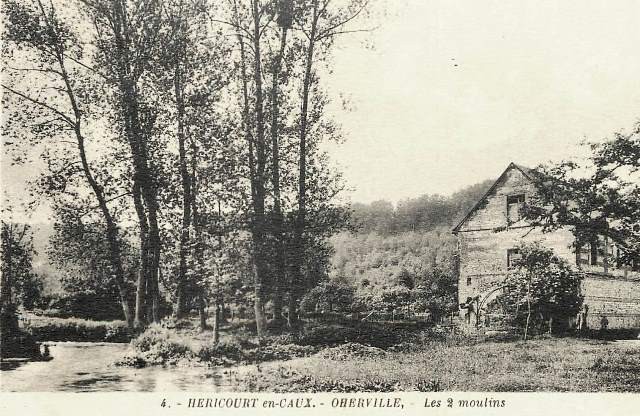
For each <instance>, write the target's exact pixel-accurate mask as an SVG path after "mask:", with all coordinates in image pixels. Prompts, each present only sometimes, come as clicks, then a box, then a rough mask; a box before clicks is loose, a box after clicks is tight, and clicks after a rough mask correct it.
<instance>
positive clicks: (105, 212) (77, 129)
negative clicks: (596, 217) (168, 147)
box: [39, 3, 133, 328]
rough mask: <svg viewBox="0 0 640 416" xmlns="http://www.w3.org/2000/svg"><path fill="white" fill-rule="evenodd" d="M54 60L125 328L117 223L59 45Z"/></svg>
mask: <svg viewBox="0 0 640 416" xmlns="http://www.w3.org/2000/svg"><path fill="white" fill-rule="evenodd" d="M39 5H40V10H41V12H42V15H43V17H45V19H44V20H45V22H46V24H47V25H49V27H50V28H51V29H52V30H54V31H55V28H53V26H52V25H50V24H49V21H48V20H47V18H46V16H47V13H45V11H44V8H43V6H42V3H40V4H39ZM55 55H56V60H57V62H58V66H59V68H60V75H61V76H62V79H63V81H64V85H65V92H66V94H67V98H68V99H69V103H70V104H71V108H72V110H73V114H74V124H73V129H74V134H75V136H76V143H77V147H78V153H79V156H80V161H81V164H82V172H83V174H84V177H85V179H86V180H87V182H88V183H89V186H90V187H91V190H92V192H93V194H94V196H95V197H96V199H97V201H98V206H99V208H100V212H101V213H102V217H103V219H104V221H105V224H106V229H107V230H106V231H107V233H106V234H107V241H108V246H109V262H110V266H111V269H112V273H113V276H114V280H115V283H116V286H117V288H118V294H119V296H120V304H121V306H122V312H123V314H124V318H125V321H126V322H127V325H128V327H129V328H132V327H133V319H132V315H131V310H130V308H129V299H128V294H127V289H126V284H125V278H124V268H123V266H122V258H121V250H120V241H119V240H118V226H117V225H116V222H115V220H114V218H113V216H112V215H111V211H110V210H109V207H108V206H107V200H106V197H105V195H104V190H103V187H102V186H100V185H99V184H98V182H97V181H96V179H95V177H94V175H93V172H92V170H91V167H90V166H89V162H88V159H87V153H86V149H85V143H84V136H83V134H82V126H81V122H82V111H81V110H80V107H79V106H78V102H77V100H76V95H75V92H74V90H73V87H72V85H71V80H70V78H69V74H68V72H67V69H66V65H65V56H64V53H63V51H62V50H61V49H60V48H56V53H55Z"/></svg>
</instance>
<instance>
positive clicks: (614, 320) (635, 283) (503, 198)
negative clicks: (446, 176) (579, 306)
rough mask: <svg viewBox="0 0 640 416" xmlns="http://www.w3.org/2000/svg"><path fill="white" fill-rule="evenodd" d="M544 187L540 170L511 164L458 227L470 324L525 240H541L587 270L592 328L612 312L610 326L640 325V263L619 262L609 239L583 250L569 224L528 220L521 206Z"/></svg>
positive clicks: (585, 290) (461, 287) (462, 291)
mask: <svg viewBox="0 0 640 416" xmlns="http://www.w3.org/2000/svg"><path fill="white" fill-rule="evenodd" d="M539 186H544V184H541V183H540V181H537V180H536V173H535V171H533V170H531V169H528V168H525V167H523V166H519V165H516V164H514V163H511V164H510V165H509V166H508V167H507V168H506V170H505V171H504V172H503V173H502V175H500V177H499V178H498V180H497V181H496V182H495V183H494V184H493V185H492V186H491V188H490V189H489V190H488V191H487V192H486V194H485V195H484V196H483V197H482V198H481V199H480V201H478V203H477V204H476V205H475V206H474V207H473V208H472V209H471V211H470V212H469V213H468V214H467V215H466V216H465V217H464V218H463V219H462V221H460V223H459V224H458V225H457V226H456V227H455V228H454V229H453V233H454V234H455V235H456V236H457V238H458V251H459V256H460V257H459V259H460V278H459V279H460V280H459V282H458V296H459V297H458V299H459V301H460V302H461V303H462V304H464V303H465V302H467V301H468V302H469V304H472V302H473V300H475V308H474V307H471V308H466V307H465V308H464V309H463V308H462V307H461V311H460V312H461V316H463V317H464V319H465V320H466V321H467V322H469V323H475V322H476V317H477V318H479V319H478V321H480V320H481V316H482V313H481V314H480V317H478V316H477V315H476V313H477V309H480V310H481V311H482V307H483V305H486V304H487V303H489V301H490V299H491V298H492V297H495V296H496V295H497V294H498V293H499V289H497V288H499V286H500V282H501V281H502V280H503V279H504V278H505V276H506V273H507V271H508V268H509V267H510V264H511V263H512V262H513V260H514V259H516V258H518V256H519V253H518V250H517V249H516V248H515V247H516V246H517V245H518V243H520V242H521V241H531V242H532V241H540V242H542V244H543V245H544V246H546V247H548V248H552V249H553V250H554V252H555V253H556V255H558V256H560V257H563V258H564V259H566V260H568V261H569V262H570V263H572V264H574V265H575V266H576V267H577V268H579V269H581V270H582V271H583V272H584V273H585V278H584V280H583V281H582V285H581V291H582V295H583V296H584V301H583V304H584V305H587V306H588V310H589V313H588V316H587V322H588V325H589V327H591V328H599V327H600V322H601V319H602V317H603V316H606V318H607V320H608V322H609V328H640V272H639V267H638V266H639V265H638V264H637V263H636V264H633V265H621V264H620V262H618V261H616V259H617V257H618V247H616V246H615V245H614V244H611V243H610V242H609V241H608V239H607V238H600V239H599V241H598V242H597V243H594V244H591V246H589V247H583V248H581V249H580V250H579V251H577V250H575V249H574V248H573V247H572V245H573V242H574V236H573V234H572V231H571V229H569V228H568V227H565V228H561V229H559V230H556V231H553V232H547V233H543V232H542V230H541V229H540V228H538V227H534V226H531V225H530V224H527V222H526V221H525V220H524V219H523V218H522V217H521V213H520V209H521V207H522V205H523V204H524V203H525V201H527V200H528V199H529V198H531V196H532V195H534V194H535V193H536V192H537V190H538V189H539V188H538V187H539ZM461 306H466V305H461Z"/></svg>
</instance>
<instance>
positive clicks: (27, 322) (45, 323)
mask: <svg viewBox="0 0 640 416" xmlns="http://www.w3.org/2000/svg"><path fill="white" fill-rule="evenodd" d="M22 326H23V328H24V330H25V331H27V332H28V333H29V334H31V335H32V336H33V337H34V338H35V339H36V340H37V341H40V342H43V341H78V342H129V341H130V340H131V339H132V334H131V333H130V331H129V329H128V328H127V324H126V322H124V321H90V320H87V319H78V318H54V317H49V316H39V315H34V314H27V315H25V316H24V317H23V319H22Z"/></svg>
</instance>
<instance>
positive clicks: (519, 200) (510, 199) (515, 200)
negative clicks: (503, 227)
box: [506, 192, 527, 225]
mask: <svg viewBox="0 0 640 416" xmlns="http://www.w3.org/2000/svg"><path fill="white" fill-rule="evenodd" d="M526 200H527V196H526V193H524V192H519V193H517V194H510V195H507V198H506V201H507V224H508V225H511V224H515V223H516V222H518V221H520V220H521V219H522V213H521V210H520V207H522V206H523V205H524V203H525V202H526ZM514 206H515V207H517V210H518V218H517V219H515V220H512V219H511V212H512V210H513V208H511V207H514Z"/></svg>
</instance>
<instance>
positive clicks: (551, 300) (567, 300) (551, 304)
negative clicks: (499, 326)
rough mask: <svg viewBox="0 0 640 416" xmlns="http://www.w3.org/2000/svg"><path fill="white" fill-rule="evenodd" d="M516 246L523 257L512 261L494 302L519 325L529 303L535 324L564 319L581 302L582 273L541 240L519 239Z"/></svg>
mask: <svg viewBox="0 0 640 416" xmlns="http://www.w3.org/2000/svg"><path fill="white" fill-rule="evenodd" d="M519 249H520V253H521V254H522V258H521V259H519V260H516V261H515V262H514V263H515V265H514V268H513V269H512V270H511V271H510V272H509V274H508V275H507V278H506V279H505V282H504V290H503V293H502V294H501V295H499V296H498V298H497V299H496V301H495V302H496V303H497V304H500V305H502V306H503V307H504V309H505V311H506V312H507V313H508V314H509V315H511V316H513V317H514V321H515V323H516V324H517V325H519V326H521V327H524V326H525V325H526V321H527V315H528V311H529V305H530V308H531V316H530V319H531V322H532V323H533V324H534V326H537V327H542V326H543V325H551V323H550V320H552V321H556V322H560V323H561V324H562V323H566V322H567V319H568V318H571V317H574V316H575V315H576V314H577V313H578V311H579V310H580V307H581V305H582V296H581V295H580V282H581V279H582V276H581V274H580V273H578V272H577V271H575V270H574V269H573V268H572V267H571V265H570V264H569V263H568V262H567V261H566V260H564V259H561V258H559V257H557V256H556V255H555V254H554V253H553V250H551V249H548V248H545V247H543V246H542V245H541V244H540V243H537V242H536V243H522V244H520V245H519ZM552 321H551V322H552Z"/></svg>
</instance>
